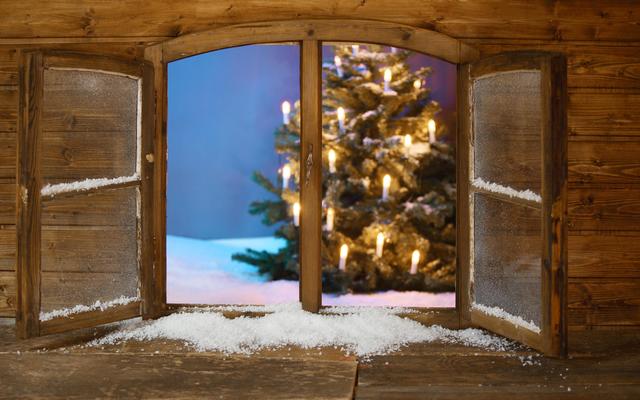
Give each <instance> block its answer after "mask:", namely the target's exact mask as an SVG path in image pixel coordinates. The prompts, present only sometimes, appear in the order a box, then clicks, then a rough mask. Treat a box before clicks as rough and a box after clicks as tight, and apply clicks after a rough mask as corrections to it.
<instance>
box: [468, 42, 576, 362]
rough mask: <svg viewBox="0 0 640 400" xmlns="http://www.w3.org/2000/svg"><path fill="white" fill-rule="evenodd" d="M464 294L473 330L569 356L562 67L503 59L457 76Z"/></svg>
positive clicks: (528, 56) (555, 62) (549, 60)
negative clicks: (460, 105) (461, 103)
mask: <svg viewBox="0 0 640 400" xmlns="http://www.w3.org/2000/svg"><path fill="white" fill-rule="evenodd" d="M460 74H461V76H460V78H461V79H460V94H461V96H462V99H464V100H467V101H468V104H467V105H466V107H467V109H466V110H460V112H461V121H460V125H461V127H460V128H461V135H460V139H459V144H460V145H459V151H460V157H461V159H462V160H463V162H462V163H461V166H460V169H463V171H459V190H460V194H459V195H460V201H461V204H460V208H461V210H460V211H461V212H460V214H461V215H460V218H461V220H460V222H461V224H460V232H459V233H460V237H459V242H458V243H459V244H458V251H459V252H460V256H459V261H460V269H459V271H460V275H461V277H460V282H461V285H460V288H459V291H460V293H459V296H460V297H459V298H460V300H461V305H462V308H463V309H462V310H461V312H462V316H463V317H466V318H467V319H468V320H470V321H471V323H473V324H476V325H479V326H482V327H485V328H488V329H490V330H493V331H495V332H497V333H500V334H503V335H505V336H508V337H510V338H513V339H516V340H519V341H521V342H523V343H525V344H527V345H529V346H532V347H534V348H537V349H539V350H542V351H544V352H546V353H548V354H554V355H559V354H562V353H564V352H565V349H566V344H565V340H566V334H565V331H566V322H565V307H566V306H565V304H566V299H565V288H566V255H565V254H566V228H565V214H566V198H565V193H566V133H565V131H566V127H565V126H566V122H565V121H566V116H565V92H566V90H565V86H566V84H565V80H566V67H565V60H564V59H563V58H562V57H561V56H556V55H551V54H543V53H513V54H502V55H498V56H494V57H490V58H487V59H483V60H480V61H478V62H475V63H473V64H470V65H467V66H463V67H462V68H461V69H460Z"/></svg>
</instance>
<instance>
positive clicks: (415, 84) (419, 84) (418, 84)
mask: <svg viewBox="0 0 640 400" xmlns="http://www.w3.org/2000/svg"><path fill="white" fill-rule="evenodd" d="M421 87H422V81H421V80H420V79H416V80H415V81H413V88H414V89H415V90H419V89H420V88H421Z"/></svg>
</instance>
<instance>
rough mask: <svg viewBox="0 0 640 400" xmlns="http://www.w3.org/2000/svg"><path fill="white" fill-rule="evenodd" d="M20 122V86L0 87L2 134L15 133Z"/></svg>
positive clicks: (0, 126)
mask: <svg viewBox="0 0 640 400" xmlns="http://www.w3.org/2000/svg"><path fill="white" fill-rule="evenodd" d="M17 121H18V86H15V85H10V86H0V132H15V131H16V128H17V125H18V123H17Z"/></svg>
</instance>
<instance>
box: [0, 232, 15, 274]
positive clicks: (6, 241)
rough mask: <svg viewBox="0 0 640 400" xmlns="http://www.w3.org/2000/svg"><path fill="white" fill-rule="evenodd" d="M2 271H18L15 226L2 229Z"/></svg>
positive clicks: (0, 248) (0, 265)
mask: <svg viewBox="0 0 640 400" xmlns="http://www.w3.org/2000/svg"><path fill="white" fill-rule="evenodd" d="M0 271H13V272H14V273H15V271H16V229H15V225H10V226H7V227H3V228H2V229H0Z"/></svg>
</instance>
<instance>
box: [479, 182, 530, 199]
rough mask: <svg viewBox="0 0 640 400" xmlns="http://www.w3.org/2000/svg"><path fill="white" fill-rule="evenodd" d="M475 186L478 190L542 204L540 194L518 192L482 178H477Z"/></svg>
mask: <svg viewBox="0 0 640 400" xmlns="http://www.w3.org/2000/svg"><path fill="white" fill-rule="evenodd" d="M473 186H474V187H476V188H478V189H484V190H486V191H489V192H493V193H500V194H504V195H507V196H509V197H511V198H517V199H523V200H529V201H535V202H536V203H542V197H540V195H539V194H537V193H534V192H532V191H531V190H529V189H527V190H516V189H514V188H512V187H508V186H502V185H500V184H498V183H493V182H487V181H485V180H483V179H482V178H476V179H474V180H473Z"/></svg>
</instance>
